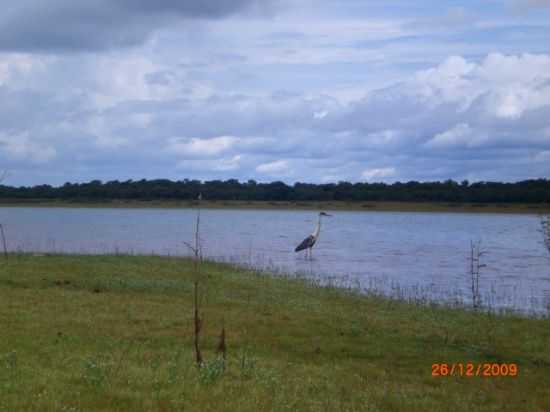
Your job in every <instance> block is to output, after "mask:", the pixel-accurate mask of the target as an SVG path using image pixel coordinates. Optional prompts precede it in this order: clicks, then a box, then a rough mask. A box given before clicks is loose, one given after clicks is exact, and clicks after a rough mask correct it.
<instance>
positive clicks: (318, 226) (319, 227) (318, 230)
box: [312, 216, 321, 238]
mask: <svg viewBox="0 0 550 412" xmlns="http://www.w3.org/2000/svg"><path fill="white" fill-rule="evenodd" d="M320 231H321V216H319V221H318V222H317V227H316V228H315V232H313V233H312V235H313V237H314V238H318V237H319V232H320Z"/></svg>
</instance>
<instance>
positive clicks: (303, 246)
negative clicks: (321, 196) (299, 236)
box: [294, 212, 332, 259]
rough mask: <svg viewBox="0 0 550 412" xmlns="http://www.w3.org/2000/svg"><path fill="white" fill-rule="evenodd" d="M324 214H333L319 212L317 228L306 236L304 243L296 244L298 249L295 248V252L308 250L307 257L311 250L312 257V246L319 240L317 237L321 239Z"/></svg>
mask: <svg viewBox="0 0 550 412" xmlns="http://www.w3.org/2000/svg"><path fill="white" fill-rule="evenodd" d="M323 216H327V217H332V215H329V214H328V213H325V212H321V213H319V220H318V221H317V227H316V228H315V231H314V232H313V233H312V234H311V235H309V236H308V237H306V238H305V239H304V240H303V241H302V243H300V244H299V245H298V246H296V249H294V251H295V252H300V251H301V250H305V251H306V257H307V255H308V254H307V252H308V251H309V257H310V259H311V248H312V247H313V245H315V242H317V239H319V232H321V218H322V217H323Z"/></svg>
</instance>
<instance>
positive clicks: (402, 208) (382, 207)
mask: <svg viewBox="0 0 550 412" xmlns="http://www.w3.org/2000/svg"><path fill="white" fill-rule="evenodd" d="M197 205H198V202H197V201H190V200H182V201H164V200H152V201H141V200H128V201H126V200H114V201H98V202H84V201H75V202H70V201H49V200H42V199H36V200H25V201H20V200H8V201H6V200H0V208H5V207H56V208H121V209H125V208H127V209H190V208H195V207H197ZM201 208H203V209H244V210H246V209H265V210H306V211H307V210H334V211H356V212H357V211H365V212H369V211H376V212H381V211H388V212H443V213H449V212H450V213H505V214H516V213H520V214H532V215H537V214H548V213H550V204H540V203H533V204H526V203H522V204H516V203H452V202H389V201H357V202H351V201H319V202H317V201H302V202H290V201H241V200H238V201H236V200H205V201H202V202H201Z"/></svg>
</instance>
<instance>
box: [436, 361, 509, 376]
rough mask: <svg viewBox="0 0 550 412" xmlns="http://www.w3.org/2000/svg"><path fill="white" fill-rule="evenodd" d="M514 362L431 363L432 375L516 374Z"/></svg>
mask: <svg viewBox="0 0 550 412" xmlns="http://www.w3.org/2000/svg"><path fill="white" fill-rule="evenodd" d="M518 373H519V368H518V365H517V364H516V363H472V362H468V363H460V362H459V363H432V376H435V377H446V376H465V377H474V376H481V377H496V376H512V377H514V376H518Z"/></svg>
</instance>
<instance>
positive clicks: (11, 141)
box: [0, 133, 56, 164]
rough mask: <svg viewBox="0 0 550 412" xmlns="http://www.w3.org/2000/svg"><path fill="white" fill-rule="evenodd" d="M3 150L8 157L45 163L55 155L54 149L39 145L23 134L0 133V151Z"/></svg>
mask: <svg viewBox="0 0 550 412" xmlns="http://www.w3.org/2000/svg"><path fill="white" fill-rule="evenodd" d="M2 152H5V153H6V154H7V155H8V157H9V158H10V159H15V160H23V161H30V162H31V163H38V164H39V163H47V162H49V161H50V160H52V159H53V158H55V156H56V150H55V149H54V148H53V147H50V146H44V145H40V144H38V143H36V142H34V141H32V140H31V139H30V138H29V136H28V135H27V134H26V133H24V134H17V135H7V134H3V133H0V153H2Z"/></svg>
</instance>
